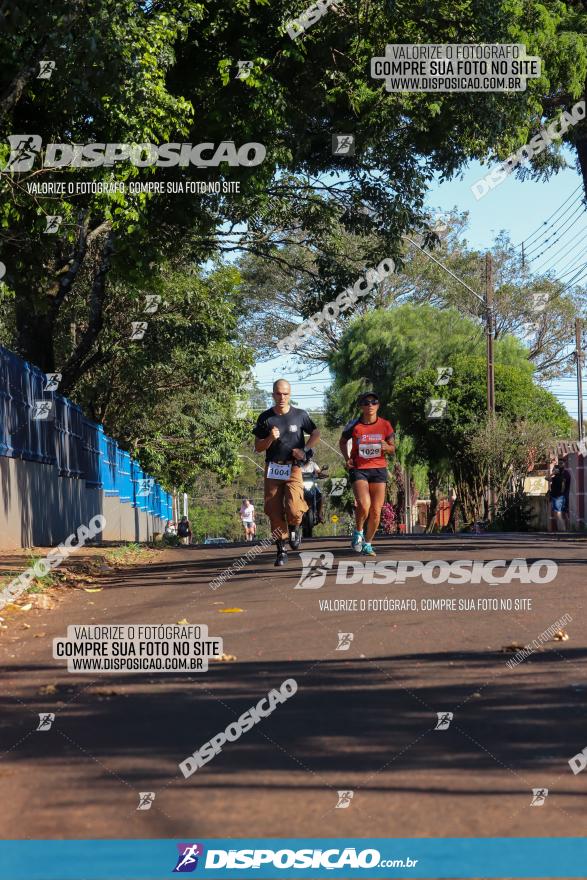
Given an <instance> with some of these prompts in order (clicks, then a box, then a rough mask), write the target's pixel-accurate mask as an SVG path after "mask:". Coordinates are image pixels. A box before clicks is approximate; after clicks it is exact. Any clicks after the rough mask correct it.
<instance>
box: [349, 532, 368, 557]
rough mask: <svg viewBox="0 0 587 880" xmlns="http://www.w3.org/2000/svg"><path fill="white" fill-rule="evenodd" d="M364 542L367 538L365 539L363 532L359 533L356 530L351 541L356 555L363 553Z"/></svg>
mask: <svg viewBox="0 0 587 880" xmlns="http://www.w3.org/2000/svg"><path fill="white" fill-rule="evenodd" d="M364 541H365V538H364V537H363V532H359V530H358V529H355V530H354V532H353V540H352V541H351V546H352V548H353V550H354V551H355V553H360V552H361V548H362V546H363V543H364Z"/></svg>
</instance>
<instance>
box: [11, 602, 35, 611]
mask: <svg viewBox="0 0 587 880" xmlns="http://www.w3.org/2000/svg"><path fill="white" fill-rule="evenodd" d="M7 607H8V608H15V609H16V611H30V610H31V608H32V607H33V606H32V603H31V602H27V603H26V605H16V603H15V602H9V603H8V605H7Z"/></svg>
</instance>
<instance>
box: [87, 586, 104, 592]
mask: <svg viewBox="0 0 587 880" xmlns="http://www.w3.org/2000/svg"><path fill="white" fill-rule="evenodd" d="M103 589H104V588H103V587H84V593H101V592H102V590H103Z"/></svg>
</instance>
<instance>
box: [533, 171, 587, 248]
mask: <svg viewBox="0 0 587 880" xmlns="http://www.w3.org/2000/svg"><path fill="white" fill-rule="evenodd" d="M582 186H583V184H582V183H580V184H579V186H578V187H577V188H576V189H574V190H573V192H572V193H571V195H570V196H569V197H568V198H567V199H565V201H564V202H563V203H562V205H560V206H559V207H558V208H557V209H556V211H554V213H552V214H551V215H550V217H547V218H546V220H544V221H543V222H542V223H541V225H540V226H538V227H537V228H536V229H535V230H534V232H532V233H530V235H529V236H528V237H527V238H525V239H524V240H523V241H521V242H520V243H519V244H517V245H516V247H518V248H521V247H522V246H523V245H527V244H528V242H529V241H530V240H531V239H532V238H534V236H535V235H537V234H538V233H539V232H541V231H542V232H544V231H545V230H543V229H542V227H543V226H546V225H547V224H548V223H549V221H550V220H552V218H553V217H555V216H556V214H558V212H559V211H560V210H561V209H562V208H564V206H565V205H566V204H567V202H568V201H569V200H570V199H572V198H573V196H574V195H575V193H577V192H578V191H579V190H580V189H581V188H582Z"/></svg>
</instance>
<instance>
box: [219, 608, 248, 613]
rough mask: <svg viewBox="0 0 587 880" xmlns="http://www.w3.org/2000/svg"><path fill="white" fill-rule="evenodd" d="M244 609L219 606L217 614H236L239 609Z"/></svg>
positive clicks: (241, 609) (242, 609)
mask: <svg viewBox="0 0 587 880" xmlns="http://www.w3.org/2000/svg"><path fill="white" fill-rule="evenodd" d="M244 610H245V609H244V608H219V609H218V614H238V613H239V612H240V611H244Z"/></svg>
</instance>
